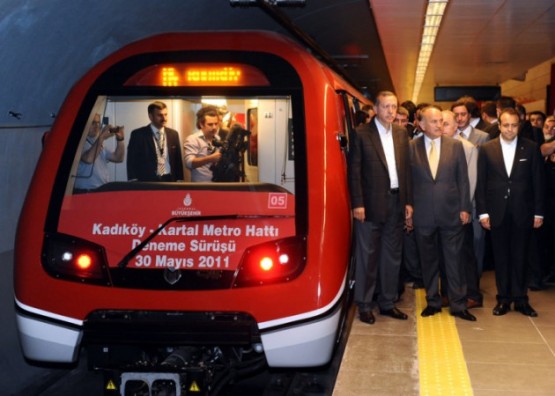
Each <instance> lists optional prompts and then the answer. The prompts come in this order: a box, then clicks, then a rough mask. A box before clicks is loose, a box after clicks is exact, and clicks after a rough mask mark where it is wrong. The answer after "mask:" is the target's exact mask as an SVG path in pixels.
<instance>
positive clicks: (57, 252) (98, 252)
mask: <svg viewBox="0 0 555 396" xmlns="http://www.w3.org/2000/svg"><path fill="white" fill-rule="evenodd" d="M42 264H43V266H44V269H45V270H46V272H48V273H49V274H50V275H52V276H54V277H56V278H61V279H68V280H79V281H82V282H89V283H100V284H108V285H109V284H110V281H109V274H108V269H107V266H106V257H105V253H104V249H103V248H102V247H101V246H98V245H96V244H94V243H91V242H88V241H85V240H83V239H79V238H75V237H71V236H69V235H64V234H47V235H46V236H45V238H44V248H43V254H42Z"/></svg>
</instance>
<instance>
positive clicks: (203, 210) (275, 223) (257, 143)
mask: <svg viewBox="0 0 555 396" xmlns="http://www.w3.org/2000/svg"><path fill="white" fill-rule="evenodd" d="M148 59H149V58H148ZM131 65H132V66H129V65H128V67H131V71H130V72H129V73H128V75H127V76H126V75H123V77H122V73H121V69H120V70H117V68H116V70H115V71H112V72H113V74H112V77H111V79H110V78H108V77H104V79H102V78H101V79H99V82H98V83H97V84H96V87H94V86H93V89H91V90H90V93H89V95H88V96H87V98H86V100H85V101H84V103H83V104H82V105H81V107H80V110H79V112H78V115H77V117H76V121H75V123H74V125H73V127H72V130H71V131H70V135H69V139H68V143H67V145H66V149H65V151H64V156H63V158H62V162H61V165H60V169H59V172H58V176H57V180H56V183H55V190H54V193H53V197H52V201H51V205H50V208H51V210H50V211H49V218H48V219H47V224H46V231H47V238H46V243H45V255H44V257H45V260H44V263H45V267H46V268H47V270H48V271H49V272H50V273H51V274H52V275H55V276H59V277H65V278H70V279H71V278H74V279H76V280H77V279H79V280H81V281H82V280H83V279H85V280H86V281H92V282H97V283H98V282H100V283H108V284H112V285H120V286H128V287H141V288H167V287H168V285H169V284H171V285H174V284H177V285H178V287H181V288H203V287H208V288H213V287H218V288H219V287H233V286H237V285H238V284H240V283H241V282H243V283H244V284H246V285H248V284H250V283H249V282H254V283H255V284H260V276H259V275H260V274H258V275H256V274H255V275H252V276H251V275H248V274H249V271H248V270H245V269H244V268H246V266H248V262H249V261H253V262H256V263H257V264H256V265H257V266H258V263H259V262H261V260H266V259H267V258H268V257H269V258H270V260H271V262H272V263H275V264H278V263H281V265H279V273H276V275H262V276H263V277H264V276H269V278H268V281H272V280H276V279H282V278H283V279H285V278H286V279H291V278H292V277H293V276H294V274H295V273H296V274H298V273H299V271H300V270H301V268H302V266H303V263H304V254H303V253H302V250H303V249H304V248H303V246H304V240H305V239H304V236H305V235H306V233H307V230H306V227H307V214H306V213H307V204H306V201H307V191H306V178H307V175H306V174H307V170H306V153H305V152H304V150H305V149H304V146H305V144H304V112H303V110H302V109H303V107H302V102H303V100H302V89H301V84H300V82H299V80H298V77H296V75H293V74H292V77H291V78H290V79H289V82H287V79H286V80H285V82H286V83H287V84H286V85H287V88H285V89H284V88H283V87H282V86H281V85H282V84H283V81H284V80H283V77H282V80H281V82H280V83H279V84H276V82H275V81H277V80H275V79H274V78H273V77H272V74H271V72H268V70H265V71H264V72H263V70H264V69H263V68H261V67H256V68H255V67H249V66H248V65H243V66H242V67H241V68H240V70H239V72H238V71H237V68H233V67H230V68H221V67H220V68H218V69H217V70H215V71H214V70H212V71H210V70H209V69H208V72H206V70H207V69H206V68H205V69H203V70H204V71H202V70H201V69H199V67H201V66H202V67H205V64H203V63H196V64H194V65H193V66H194V67H193V68H192V69H190V70H188V71H183V70H179V74H177V72H176V70H178V69H176V68H174V69H171V68H170V69H169V70H170V72H168V68H161V67H160V66H158V65H156V64H155V65H153V66H148V67H142V68H138V69H137V68H135V69H133V67H135V66H134V65H135V64H131ZM199 65H200V66H199ZM272 66H275V64H274V65H272ZM177 67H179V65H178V66H177ZM269 67H270V66H268V68H269ZM278 69H279V68H278ZM187 73H188V74H187ZM108 74H109V73H108ZM179 76H189V77H188V78H189V79H190V81H189V80H187V81H185V78H184V77H183V79H182V80H180V78H181V77H179ZM281 76H286V74H284V73H283V72H282V73H281ZM114 81H119V83H118V84H119V86H118V87H116V88H114V87H113V86H111V85H113V82H114ZM116 85H117V84H116ZM153 92H154V93H155V94H153ZM153 104H156V106H155V107H154V108H152V107H151V106H152V105H153ZM161 104H162V105H161ZM152 109H154V110H152ZM214 111H216V113H214ZM204 113H206V117H200V116H199V115H200V114H204ZM216 115H217V117H216ZM160 117H162V118H160ZM162 119H163V121H164V122H163V124H164V127H163V128H162V133H161V134H160V133H159V132H160V131H159V130H158V129H159V128H157V126H158V127H159V126H161V124H162V121H161V120H162ZM208 124H210V125H208ZM214 153H219V154H218V155H217V156H216V160H211V161H207V160H206V159H207V157H210V156H212V155H213V154H214ZM198 158H200V159H201V162H200V163H195V159H198ZM211 158H212V159H214V158H213V157H211ZM202 159H204V160H202ZM205 160H206V161H205ZM81 252H89V254H90V255H92V259H91V258H90V257H88V258H85V259H84V260H85V263H88V262H90V261H91V260H92V261H93V262H94V261H95V260H96V261H97V262H101V263H102V265H101V266H100V267H97V268H96V269H90V268H89V267H90V266H91V265H90V264H80V263H79V262H78V261H77V260H78V258H79V257H81V256H80V254H81ZM268 255H269V256H268ZM295 257H298V258H295ZM64 260H65V261H64ZM66 261H67V262H66ZM73 262H74V263H75V265H74V266H75V268H77V270H75V271H76V272H72V271H74V270H73V269H72V270H70V271H67V270H66V269H67V267H68V266H70V267H71V265H70V264H68V263H73ZM241 268H243V270H240V269H241ZM257 268H258V267H257ZM159 270H161V271H162V272H164V271H165V272H164V274H165V275H164V277H155V279H157V281H161V282H162V284H156V282H157V281H155V280H153V278H150V279H149V278H148V277H147V278H146V279H148V280H145V275H144V274H145V273H148V272H149V271H159ZM168 270H170V271H169V272H168ZM175 270H180V271H178V272H176V271H175ZM181 270H194V271H186V272H189V273H194V274H196V275H195V276H194V277H193V278H194V279H193V280H190V281H187V280H186V278H187V276H185V277H184V279H185V280H180V279H181V278H182V271H181ZM214 270H217V271H218V273H219V274H220V275H219V276H218V277H216V278H217V279H216V278H213V277H212V278H211V277H210V276H207V277H204V276H202V275H199V274H202V273H203V271H207V272H209V273H210V272H213V271H214ZM95 271H96V272H95ZM106 271H108V275H106V274H107V272H106ZM133 271H135V272H142V275H132V273H133ZM256 271H258V269H257V270H256ZM256 271H255V272H256ZM239 272H240V273H242V274H246V275H244V276H246V277H247V279H243V280H242V281H241V280H240V279H239V280H238V279H237V274H238V273H239ZM262 272H265V270H262ZM271 272H272V271H269V273H271ZM273 272H274V273H275V271H273ZM124 273H125V274H124ZM83 274H84V275H83ZM241 276H243V275H241ZM249 277H250V278H249ZM189 278H191V276H189ZM251 278H252V279H251ZM162 279H164V280H163V281H162ZM191 279H192V278H191ZM215 279H216V280H215ZM203 285H204V286H203ZM214 285H216V286H214ZM172 287H174V286H172Z"/></svg>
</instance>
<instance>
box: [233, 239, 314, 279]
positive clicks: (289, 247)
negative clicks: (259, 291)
mask: <svg viewBox="0 0 555 396" xmlns="http://www.w3.org/2000/svg"><path fill="white" fill-rule="evenodd" d="M305 264H306V237H305V236H297V237H290V238H285V239H279V240H277V241H271V242H266V243H262V244H260V245H255V246H251V247H250V248H248V249H247V250H246V251H245V254H243V257H242V258H241V263H240V264H239V267H238V269H237V271H236V272H235V282H234V283H233V285H234V287H245V286H259V285H265V284H269V283H278V282H288V281H290V280H292V279H295V278H296V277H298V276H299V275H300V274H301V272H302V271H303V269H304V267H305Z"/></svg>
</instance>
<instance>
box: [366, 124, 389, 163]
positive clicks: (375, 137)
mask: <svg viewBox="0 0 555 396" xmlns="http://www.w3.org/2000/svg"><path fill="white" fill-rule="evenodd" d="M376 122H378V121H377V120H376V118H375V117H374V119H373V120H372V123H371V124H370V140H371V141H372V144H373V145H374V147H375V148H376V153H377V154H378V158H379V159H380V161H381V162H382V164H383V166H384V167H385V169H387V161H386V160H385V151H384V149H383V146H382V140H381V139H380V133H379V132H378V127H377V126H376V124H375V123H376Z"/></svg>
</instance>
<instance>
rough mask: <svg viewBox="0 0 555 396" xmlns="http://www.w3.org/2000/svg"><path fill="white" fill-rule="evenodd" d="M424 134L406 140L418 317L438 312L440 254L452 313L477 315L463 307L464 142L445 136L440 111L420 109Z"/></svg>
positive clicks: (466, 212) (467, 204) (466, 210)
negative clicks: (419, 278) (422, 297)
mask: <svg viewBox="0 0 555 396" xmlns="http://www.w3.org/2000/svg"><path fill="white" fill-rule="evenodd" d="M421 125H422V129H423V131H424V136H421V137H419V138H417V139H414V140H412V141H411V142H410V162H411V167H412V181H413V193H414V197H413V201H414V216H413V223H414V232H415V235H416V244H417V246H418V251H419V253H420V262H421V263H422V274H423V277H424V286H425V287H426V300H427V303H428V304H427V307H426V308H425V309H424V310H423V311H422V313H421V315H422V316H424V317H426V316H431V315H434V314H435V313H437V312H440V311H441V297H440V294H439V257H440V255H442V256H443V263H444V265H445V275H446V277H447V287H448V288H447V292H448V297H449V307H450V312H451V314H452V315H454V316H457V317H459V318H461V319H464V320H471V321H474V320H476V318H475V317H474V315H472V314H471V313H470V312H468V310H467V305H466V278H465V275H464V269H463V263H462V261H461V252H462V247H463V240H464V232H463V226H464V225H465V224H469V222H470V213H471V211H472V204H471V201H470V186H469V179H468V170H467V164H466V157H465V153H464V148H463V145H462V143H461V142H460V141H458V140H455V139H453V138H450V137H448V136H443V135H442V133H443V116H442V113H441V109H439V108H438V107H436V106H429V107H426V108H425V109H423V110H422V120H421Z"/></svg>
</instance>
